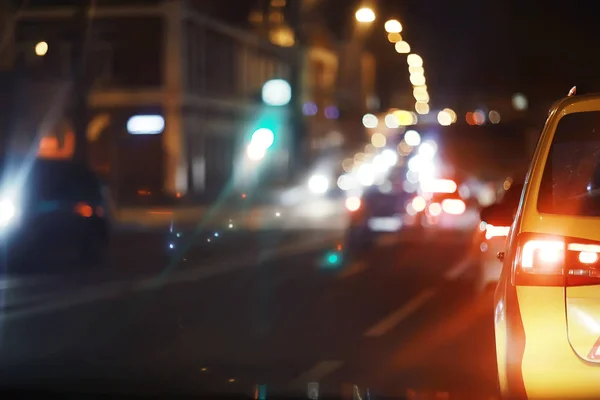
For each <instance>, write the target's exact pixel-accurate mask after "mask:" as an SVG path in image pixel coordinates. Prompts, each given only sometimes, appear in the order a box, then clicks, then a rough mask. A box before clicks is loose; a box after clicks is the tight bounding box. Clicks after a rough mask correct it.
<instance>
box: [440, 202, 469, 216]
mask: <svg viewBox="0 0 600 400" xmlns="http://www.w3.org/2000/svg"><path fill="white" fill-rule="evenodd" d="M442 209H443V210H444V212H445V213H447V214H451V215H461V214H463V213H464V212H465V210H466V209H467V206H466V205H465V202H464V201H462V200H460V199H446V200H444V201H442Z"/></svg>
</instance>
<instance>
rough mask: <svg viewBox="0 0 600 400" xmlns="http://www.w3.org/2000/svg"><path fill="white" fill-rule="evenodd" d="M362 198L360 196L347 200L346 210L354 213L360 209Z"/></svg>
mask: <svg viewBox="0 0 600 400" xmlns="http://www.w3.org/2000/svg"><path fill="white" fill-rule="evenodd" d="M360 204H361V201H360V197H358V196H350V197H348V198H347V199H346V209H348V211H351V212H354V211H357V210H358V209H359V208H360Z"/></svg>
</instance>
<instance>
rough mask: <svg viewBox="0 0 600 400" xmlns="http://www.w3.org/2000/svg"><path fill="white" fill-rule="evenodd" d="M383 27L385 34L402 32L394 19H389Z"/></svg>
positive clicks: (400, 26) (399, 24) (398, 23)
mask: <svg viewBox="0 0 600 400" xmlns="http://www.w3.org/2000/svg"><path fill="white" fill-rule="evenodd" d="M384 27H385V31H386V32H387V33H400V32H402V24H401V23H400V22H399V21H398V20H396V19H390V20H389V21H386V23H385V25H384Z"/></svg>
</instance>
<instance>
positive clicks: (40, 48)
mask: <svg viewBox="0 0 600 400" xmlns="http://www.w3.org/2000/svg"><path fill="white" fill-rule="evenodd" d="M47 52H48V43H46V42H38V43H37V44H36V45H35V55H36V56H39V57H43V56H45V55H46V53H47Z"/></svg>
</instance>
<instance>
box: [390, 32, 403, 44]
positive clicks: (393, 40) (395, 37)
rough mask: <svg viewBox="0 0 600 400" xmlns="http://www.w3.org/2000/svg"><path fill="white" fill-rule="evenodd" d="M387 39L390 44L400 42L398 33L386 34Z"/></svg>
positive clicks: (400, 36)
mask: <svg viewBox="0 0 600 400" xmlns="http://www.w3.org/2000/svg"><path fill="white" fill-rule="evenodd" d="M387 39H388V41H389V42H390V43H398V42H400V41H402V35H401V34H399V33H388V35H387Z"/></svg>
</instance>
